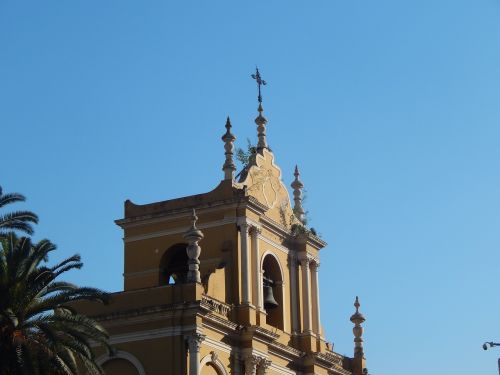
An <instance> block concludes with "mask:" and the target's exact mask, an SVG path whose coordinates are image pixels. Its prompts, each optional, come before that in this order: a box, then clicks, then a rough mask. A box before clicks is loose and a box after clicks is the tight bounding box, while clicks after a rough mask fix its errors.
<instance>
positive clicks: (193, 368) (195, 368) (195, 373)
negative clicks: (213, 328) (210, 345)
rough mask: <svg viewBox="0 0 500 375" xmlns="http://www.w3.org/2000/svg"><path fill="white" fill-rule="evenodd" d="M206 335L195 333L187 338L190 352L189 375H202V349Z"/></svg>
mask: <svg viewBox="0 0 500 375" xmlns="http://www.w3.org/2000/svg"><path fill="white" fill-rule="evenodd" d="M204 339H205V335H202V334H200V333H194V334H192V335H189V336H187V338H186V340H187V344H188V350H189V375H200V347H201V343H202V341H203V340H204Z"/></svg>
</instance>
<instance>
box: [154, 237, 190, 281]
mask: <svg viewBox="0 0 500 375" xmlns="http://www.w3.org/2000/svg"><path fill="white" fill-rule="evenodd" d="M186 247H187V244H185V243H178V244H176V245H173V246H171V247H169V248H168V250H167V251H165V254H163V256H162V257H161V260H160V276H159V283H160V285H173V284H183V283H185V282H186V278H187V273H188V256H187V253H186Z"/></svg>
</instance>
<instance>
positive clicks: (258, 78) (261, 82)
mask: <svg viewBox="0 0 500 375" xmlns="http://www.w3.org/2000/svg"><path fill="white" fill-rule="evenodd" d="M252 78H253V79H255V80H256V81H257V87H258V88H259V97H258V100H259V103H262V95H261V94H260V86H265V85H266V84H267V83H266V81H264V80H263V79H262V77H261V76H260V73H259V68H257V67H256V68H255V74H252Z"/></svg>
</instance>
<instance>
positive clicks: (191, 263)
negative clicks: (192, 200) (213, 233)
mask: <svg viewBox="0 0 500 375" xmlns="http://www.w3.org/2000/svg"><path fill="white" fill-rule="evenodd" d="M197 220H198V216H196V211H195V209H194V208H193V211H192V214H191V227H190V228H189V229H188V231H187V232H186V233H184V235H183V237H184V238H185V239H186V240H187V241H188V246H187V249H186V252H187V256H188V258H189V259H188V267H189V270H188V274H187V282H188V283H201V277H200V260H199V259H198V258H199V257H200V253H201V248H200V246H199V245H198V241H201V240H202V239H203V233H202V232H201V231H200V230H199V229H198V228H196V221H197Z"/></svg>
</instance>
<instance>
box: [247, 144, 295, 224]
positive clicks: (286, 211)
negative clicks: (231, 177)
mask: <svg viewBox="0 0 500 375" xmlns="http://www.w3.org/2000/svg"><path fill="white" fill-rule="evenodd" d="M241 184H242V185H244V186H246V188H247V192H248V195H250V196H253V197H254V198H256V199H257V200H258V201H259V202H260V203H262V204H264V205H265V206H267V207H269V210H268V211H266V213H265V214H266V216H267V217H269V218H270V219H272V220H274V221H276V222H278V223H280V224H282V225H283V226H285V227H287V228H289V227H290V225H291V221H292V220H294V216H293V211H292V206H291V203H290V196H289V194H288V190H287V188H286V186H285V184H284V183H283V181H282V180H281V169H280V168H279V167H278V166H277V165H276V164H275V163H274V155H273V153H272V152H270V151H268V150H267V149H265V148H264V149H263V150H262V151H261V152H257V153H256V154H255V155H254V157H252V159H251V161H250V167H249V169H248V172H247V175H246V178H245V179H244V180H243V181H242V182H241Z"/></svg>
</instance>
